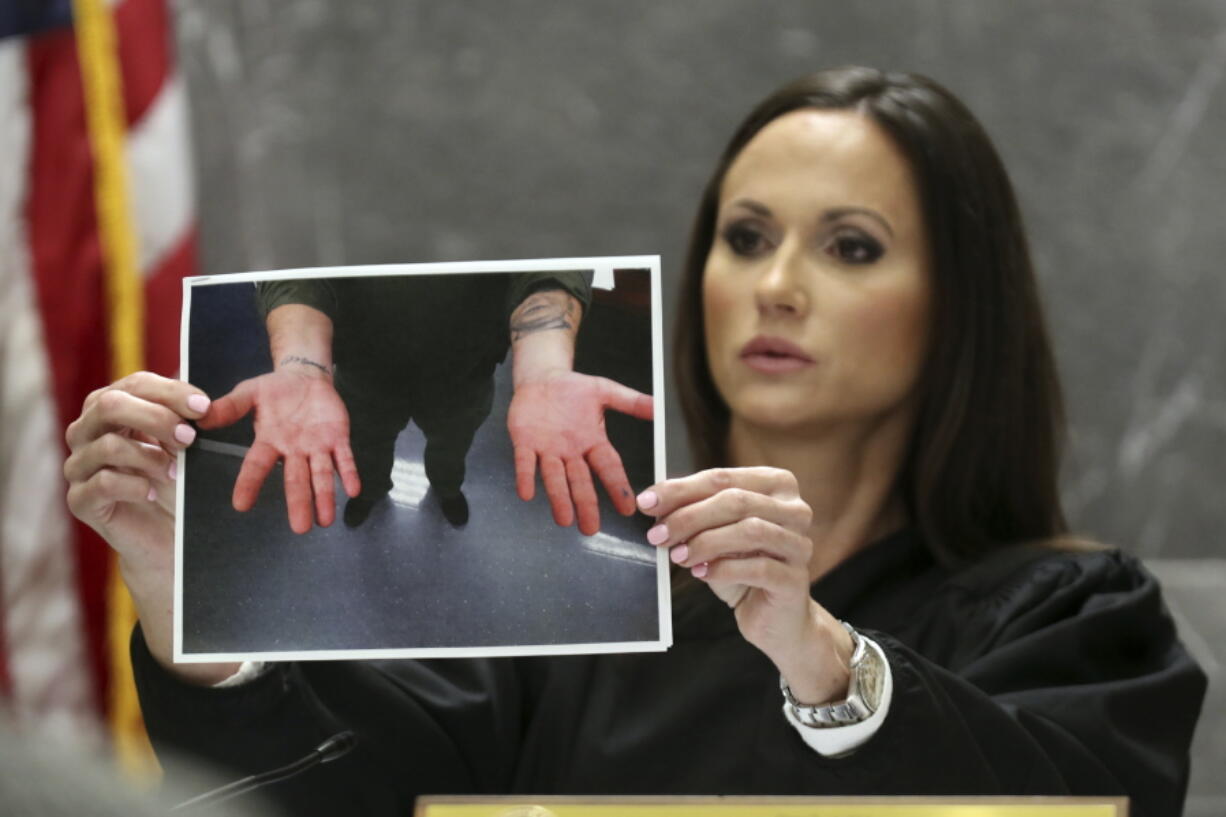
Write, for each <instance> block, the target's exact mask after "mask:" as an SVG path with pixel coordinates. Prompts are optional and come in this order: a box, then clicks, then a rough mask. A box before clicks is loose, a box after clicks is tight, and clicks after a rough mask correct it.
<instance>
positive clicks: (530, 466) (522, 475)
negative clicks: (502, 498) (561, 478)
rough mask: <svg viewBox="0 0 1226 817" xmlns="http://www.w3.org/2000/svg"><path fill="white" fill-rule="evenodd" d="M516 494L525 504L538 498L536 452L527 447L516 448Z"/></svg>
mask: <svg viewBox="0 0 1226 817" xmlns="http://www.w3.org/2000/svg"><path fill="white" fill-rule="evenodd" d="M515 492H516V493H517V494H519V498H520V499H522V500H523V501H524V502H531V501H532V497H534V496H536V452H535V451H533V450H532V449H531V448H527V447H526V446H522V445H517V446H515Z"/></svg>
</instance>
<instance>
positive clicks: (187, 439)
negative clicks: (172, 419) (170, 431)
mask: <svg viewBox="0 0 1226 817" xmlns="http://www.w3.org/2000/svg"><path fill="white" fill-rule="evenodd" d="M175 439H176V440H178V441H179V442H181V443H183V444H184V445H191V444H192V441H193V440H195V439H196V429H194V428H192V427H191V426H189V425H187V424H186V423H179V424H178V425H177V426H175Z"/></svg>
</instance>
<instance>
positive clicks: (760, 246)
mask: <svg viewBox="0 0 1226 817" xmlns="http://www.w3.org/2000/svg"><path fill="white" fill-rule="evenodd" d="M724 241H725V242H726V243H727V244H728V246H729V247H730V248H731V249H732V251H733V252H734V253H736V254H737V255H757V254H758V253H760V252H762V251H763V250H764V249H766V238H765V237H764V236H763V235H762V233H761V232H759V231H758V230H756V229H755V228H753V227H750V226H748V225H745V224H733V225H732V226H731V227H728V228H727V229H726V230H724Z"/></svg>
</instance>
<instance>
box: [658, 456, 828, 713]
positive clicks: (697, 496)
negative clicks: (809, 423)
mask: <svg viewBox="0 0 1226 817" xmlns="http://www.w3.org/2000/svg"><path fill="white" fill-rule="evenodd" d="M639 508H640V509H641V510H642V511H643V512H644V513H646V514H648V515H651V516H654V517H656V525H655V526H654V527H653V528H652V529H651V530H650V531H648V532H647V539H648V541H649V542H651V543H652V544H653V545H656V546H657V547H668V548H670V553H669V557H670V559H671V560H672V562H673V563H674V564H677V565H680V566H681V567H685V568H689V570H690V572H691V573H692V574H693V575H694V577H695V578H697V579H699V580H701V581H703V582H705V583H706V584H707V585H709V586H710V588H711V590H712V591H714V593H715V594H716V595H717V596H719V598H720V599H722V600H723V601H724V602H725V603H726V604H728V606H730V607H732V608H733V609H734V610H735V614H736V621H737V626H738V627H739V629H740V631H741V635H742V636H744V637H745V639H746V640H747V641H749V642H750V643H751V644H753V645H754V646H755V647H757V648H758V649H760V650H762V652H764V653H765V654H766V655H767V657H768V658H770V659H771V661H773V662H774V664H775V666H777V667H778V668H779V671H780V672H781V673H782V674H783V677H784V678H785V679H786V680H787V682H788V686H789V687H790V688H791V689H792V693H793V694H794V695H795V696H796V697H797V698H798V699H799V700H801V701H803V702H805V703H814V704H819V703H827V702H829V701H833V700H838V699H841V698H842V697H844V696H845V695H846V692H847V681H848V664H849V662H850V658H851V652H852V643H851V637H850V636H849V635H848V633H847V632H846V630H844V629H843V627H842V626H841V625H840V624H839V622H838V620H837V619H835V618H834V617H833V616H832V615H830V613H829V612H827V611H826V610H825V608H823V607H822V606H821V605H819V604H818V603H817V602H815V601H813V599H812V598H811V597H810V595H809V585H810V583H811V581H812V578H811V576H810V567H809V563H810V559H811V557H812V555H813V542H812V540H811V539H810V538H809V536H808V531H809V524H810V522H811V521H812V516H813V514H812V511H811V510H810V508H809V506H808V504H807V503H806V502H805V501H804V500H803V499H801V498H800V491H799V486H798V485H797V482H796V477H795V476H794V475H793V474H792V473H791V472H790V471H785V470H782V469H779V468H768V467H754V468H716V469H712V470H709V471H702V472H699V473H697V474H693V475H691V476H688V477H684V478H681V479H671V480H667V481H665V482H661V483H659V484H657V485H654V486H652V487H651V488H649V489H647V490H646V491H644V492H643V493H642V494H640V495H639Z"/></svg>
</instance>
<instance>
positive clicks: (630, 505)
mask: <svg viewBox="0 0 1226 817" xmlns="http://www.w3.org/2000/svg"><path fill="white" fill-rule="evenodd" d="M587 461H588V464H589V465H591V466H592V470H593V471H595V472H596V476H597V477H598V478H599V479H600V484H601V485H603V486H604V489H605V491H607V492H608V494H609V499H611V500H613V507H614V508H616V509H617V512H618V513H620V514H621V515H622V516H629V515H630V514H632V513H634V492H632V491H631V490H630V480H629V479H627V478H626V468H625V466H623V465H622V458H621V456H620V455H619V454H618V453H617V449H616V448H614V447H613V444H612V443H610V442H607V441H606V442H602V443H600V444H599V445H597V446H596V447H595V448H593V449H592V450H591V451H589V452H588V454H587Z"/></svg>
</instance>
